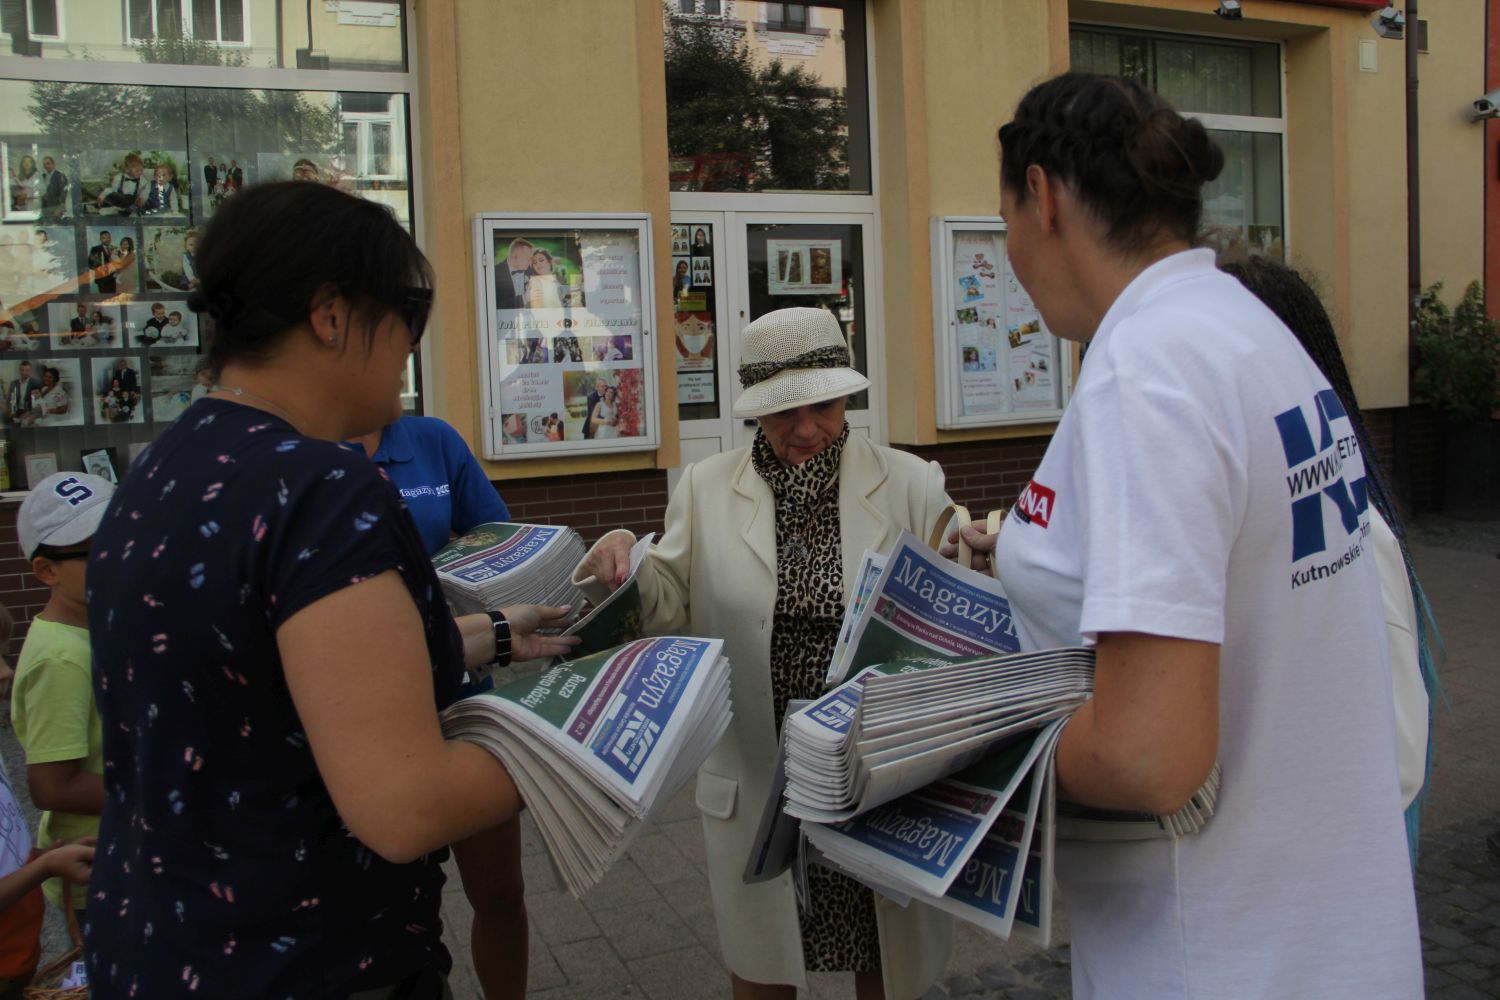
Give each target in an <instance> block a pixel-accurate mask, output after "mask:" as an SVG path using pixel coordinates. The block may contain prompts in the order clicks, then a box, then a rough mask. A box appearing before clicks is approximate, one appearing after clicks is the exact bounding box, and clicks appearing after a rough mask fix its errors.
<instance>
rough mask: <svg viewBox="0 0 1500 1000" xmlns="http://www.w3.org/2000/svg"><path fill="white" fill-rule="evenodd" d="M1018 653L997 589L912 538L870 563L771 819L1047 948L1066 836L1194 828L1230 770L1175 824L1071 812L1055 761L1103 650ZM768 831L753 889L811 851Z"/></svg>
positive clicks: (789, 744) (860, 865) (786, 755)
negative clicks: (1061, 799)
mask: <svg viewBox="0 0 1500 1000" xmlns="http://www.w3.org/2000/svg"><path fill="white" fill-rule="evenodd" d="M1018 647H1019V641H1018V639H1017V636H1016V631H1015V626H1014V622H1013V621H1012V620H1011V616H1010V603H1009V601H1008V600H1007V599H1006V597H1005V594H1004V590H1003V589H1002V588H1001V587H1000V584H999V583H998V582H997V581H995V580H993V579H992V578H990V577H988V576H985V575H983V574H980V573H976V572H974V571H972V570H970V569H968V568H967V567H962V566H959V565H957V564H955V563H953V562H950V561H947V560H944V559H942V558H941V557H940V556H938V554H937V553H936V552H934V551H932V550H931V549H929V548H928V547H927V546H925V545H923V544H922V542H921V541H920V540H918V539H917V538H916V537H915V536H913V535H911V534H909V533H907V534H903V535H902V536H901V538H900V539H898V540H897V543H896V546H895V548H894V549H893V550H892V552H891V554H890V555H889V556H888V557H881V556H878V555H876V554H874V553H866V558H865V561H864V562H863V563H862V564H861V567H860V571H859V576H858V578H857V580H856V585H855V588H854V597H853V599H852V600H851V601H850V603H849V609H848V614H847V617H846V620H845V622H844V625H843V627H842V629H841V631H840V637H839V643H838V645H837V647H836V649H835V653H834V656H833V661H832V663H831V664H830V668H829V683H830V685H834V684H836V685H837V686H836V687H834V688H833V690H831V691H830V692H829V693H827V694H826V695H824V696H823V697H822V698H819V699H817V700H815V701H812V702H811V703H809V704H807V705H805V706H802V707H799V708H798V709H797V710H796V711H789V712H788V714H787V717H786V722H785V724H784V726H783V732H782V736H783V740H782V748H781V755H782V760H783V762H784V763H783V769H784V790H783V791H779V792H773V795H772V798H771V800H770V801H768V803H767V810H768V811H769V810H778V811H779V810H782V809H784V814H785V815H786V816H790V817H793V818H795V819H800V820H803V821H805V822H804V823H803V825H802V831H803V835H804V836H805V838H806V841H807V843H808V844H809V845H810V847H811V848H812V849H813V850H815V851H816V852H817V853H818V854H820V855H821V856H822V857H823V858H824V860H825V861H826V863H828V864H831V865H833V866H835V867H838V868H842V869H844V870H845V871H847V872H848V873H849V874H851V875H852V876H853V877H855V878H857V879H859V880H861V881H863V882H865V883H866V884H868V885H870V886H871V887H873V888H875V889H876V890H877V891H879V892H881V893H883V894H885V895H887V896H890V897H891V898H893V899H895V900H897V901H899V902H904V901H907V900H911V899H916V900H919V901H921V902H925V903H928V904H929V905H932V906H936V907H938V908H940V909H944V910H947V911H949V912H951V913H953V914H954V915H956V916H959V917H961V918H963V919H966V920H969V921H971V922H973V923H975V924H978V925H979V926H981V927H983V928H985V929H987V930H989V931H991V932H993V933H995V934H999V935H1001V936H1007V935H1009V934H1010V933H1011V932H1012V931H1013V930H1014V931H1015V932H1017V933H1021V934H1025V935H1028V936H1030V937H1033V938H1036V939H1038V940H1041V941H1043V942H1046V941H1047V940H1048V939H1049V937H1050V933H1051V932H1050V921H1051V906H1052V904H1051V899H1052V851H1053V844H1054V842H1055V840H1056V838H1057V837H1059V836H1064V837H1077V838H1087V839H1104V840H1122V839H1136V838H1142V837H1176V836H1186V835H1189V834H1191V833H1194V832H1196V831H1197V830H1199V829H1201V828H1202V825H1203V824H1204V823H1206V822H1207V821H1208V819H1209V817H1210V816H1211V815H1212V813H1213V806H1214V798H1215V796H1216V794H1217V789H1218V782H1219V769H1218V766H1217V765H1215V767H1214V770H1213V773H1212V774H1211V775H1210V777H1209V780H1208V782H1207V783H1205V785H1204V786H1203V788H1201V789H1200V790H1199V791H1198V792H1197V793H1196V794H1195V795H1194V796H1193V798H1192V799H1191V800H1190V801H1189V803H1188V804H1187V805H1186V806H1184V807H1183V808H1182V809H1181V810H1179V811H1178V812H1177V813H1175V814H1174V815H1172V816H1170V817H1158V816H1152V815H1149V814H1141V813H1106V812H1100V811H1097V810H1087V809H1082V808H1080V807H1077V806H1071V805H1069V804H1067V803H1063V804H1061V805H1060V804H1059V803H1058V802H1057V790H1056V777H1055V763H1054V754H1055V751H1056V746H1057V741H1058V738H1059V735H1060V733H1061V728H1062V726H1063V724H1064V720H1065V719H1066V717H1067V716H1069V715H1071V714H1072V713H1073V712H1074V711H1075V710H1076V709H1077V708H1078V707H1079V706H1080V705H1082V704H1083V702H1084V701H1086V700H1087V699H1088V697H1089V695H1090V693H1091V692H1092V688H1093V665H1094V651H1093V649H1092V647H1070V648H1066V649H1053V650H1041V651H1031V652H1018V651H1017V650H1018ZM846 677H847V678H848V679H847V680H846V679H845V678H846ZM762 834H763V836H762V837H761V838H758V842H757V844H756V845H755V848H754V849H753V850H752V853H751V856H750V859H749V863H748V864H747V868H746V874H745V877H746V879H747V881H757V880H764V879H766V878H772V877H775V876H776V875H777V874H778V873H779V870H785V867H786V866H787V865H788V864H789V859H790V856H791V854H792V853H794V852H792V851H790V850H788V849H787V847H786V845H787V843H788V841H789V839H790V838H789V834H788V830H787V824H786V823H785V822H784V821H775V822H772V821H765V822H763V824H762Z"/></svg>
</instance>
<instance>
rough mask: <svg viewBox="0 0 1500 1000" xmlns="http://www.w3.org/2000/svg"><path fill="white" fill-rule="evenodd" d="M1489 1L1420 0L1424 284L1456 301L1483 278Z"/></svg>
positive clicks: (1451, 300)
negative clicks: (1480, 116) (1481, 114)
mask: <svg viewBox="0 0 1500 1000" xmlns="http://www.w3.org/2000/svg"><path fill="white" fill-rule="evenodd" d="M1484 8H1485V5H1484V4H1483V3H1475V2H1474V0H1422V2H1421V4H1420V5H1419V7H1418V10H1419V11H1420V16H1421V18H1422V19H1423V20H1424V21H1427V22H1428V37H1427V52H1426V53H1424V54H1423V55H1422V56H1420V57H1419V59H1418V62H1417V72H1418V75H1419V78H1420V88H1419V89H1418V91H1417V93H1418V102H1419V106H1420V108H1421V137H1422V141H1421V147H1420V148H1421V162H1420V164H1419V165H1418V174H1419V176H1420V178H1421V187H1420V190H1421V205H1422V284H1423V285H1424V287H1425V286H1427V285H1431V284H1432V283H1433V282H1434V281H1441V282H1442V283H1443V297H1444V298H1445V299H1447V300H1448V301H1449V302H1450V303H1452V302H1455V301H1457V299H1458V297H1459V296H1460V295H1461V294H1462V292H1463V290H1464V288H1465V287H1467V285H1468V284H1469V282H1471V281H1475V280H1478V281H1483V280H1484V195H1483V185H1484V144H1485V138H1484V135H1485V128H1484V126H1483V125H1476V124H1474V123H1473V122H1472V121H1471V119H1470V116H1471V114H1472V113H1473V104H1474V100H1475V98H1477V97H1479V96H1480V95H1481V94H1483V93H1484V92H1485V90H1486V89H1487V88H1486V87H1485V85H1484V30H1485V25H1484Z"/></svg>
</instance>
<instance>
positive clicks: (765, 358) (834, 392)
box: [734, 306, 870, 417]
mask: <svg viewBox="0 0 1500 1000" xmlns="http://www.w3.org/2000/svg"><path fill="white" fill-rule="evenodd" d="M741 344H742V345H743V346H742V348H741V350H740V368H739V376H740V385H741V386H743V387H744V390H745V391H744V392H743V393H742V394H741V395H740V398H739V399H737V400H735V401H734V415H735V416H737V417H763V416H765V415H766V414H768V413H777V412H779V411H781V410H790V409H794V408H795V407H798V406H807V405H809V404H811V403H821V402H824V401H826V400H830V399H838V398H839V397H840V396H847V395H849V394H850V393H854V392H859V391H860V390H861V389H868V388H869V387H870V380H869V379H867V378H865V377H864V376H863V375H861V374H860V373H859V372H857V371H855V370H854V369H853V368H851V367H850V366H849V361H850V357H849V345H848V344H847V343H845V342H844V334H843V331H841V330H840V329H839V323H838V320H837V319H835V318H834V315H833V313H831V312H829V311H828V310H827V309H810V308H807V307H803V306H798V307H795V308H792V309H777V310H776V311H775V312H769V313H766V314H765V315H764V316H762V317H760V318H759V319H757V320H755V321H754V322H752V323H750V324H749V325H748V326H746V327H745V331H744V334H743V335H742V338H741Z"/></svg>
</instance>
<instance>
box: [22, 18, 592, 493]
mask: <svg viewBox="0 0 1500 1000" xmlns="http://www.w3.org/2000/svg"><path fill="white" fill-rule="evenodd" d="M224 2H225V0H221V2H220V4H219V6H220V7H223V6H224ZM253 6H256V7H258V6H260V5H253ZM316 6H317V7H318V10H317V11H315V12H314V18H315V20H317V21H321V20H322V14H321V11H322V7H323V5H321V4H318V5H316ZM367 6H368V5H367ZM184 9H185V10H187V11H188V13H189V14H190V15H192V16H193V17H196V18H197V24H198V26H199V27H203V26H206V25H207V24H208V20H207V14H206V13H205V12H204V11H197V12H196V14H195V13H194V12H193V10H192V9H191V8H184ZM267 9H269V8H267ZM350 9H351V10H352V9H354V8H350ZM360 9H363V8H360ZM246 11H247V12H249V13H251V14H252V15H253V16H252V17H250V18H248V19H247V20H245V22H244V24H243V30H244V32H245V34H246V35H247V37H249V38H250V39H252V41H253V40H255V39H257V38H260V39H264V40H267V41H270V40H273V39H274V38H275V32H274V30H273V29H274V25H270V27H269V28H268V30H266V32H265V33H264V34H263V35H261V34H258V32H257V29H256V25H255V23H254V20H255V18H256V17H259V16H260V15H259V14H258V13H255V12H254V10H253V9H252V7H247V8H246ZM229 15H230V16H229V17H228V18H227V19H226V15H225V12H224V10H222V9H220V10H216V11H215V12H214V18H213V21H214V24H215V29H214V30H215V31H218V32H219V33H220V35H221V36H223V34H224V31H225V30H226V27H225V26H226V25H228V26H229V29H228V30H230V31H231V32H233V31H238V30H241V29H238V28H234V27H233V25H234V23H235V16H236V14H235V12H234V11H232V10H231V11H230V12H229ZM153 16H154V15H153ZM336 18H337V14H333V15H332V16H331V17H330V20H336ZM190 19H191V18H190ZM74 20H75V19H69V22H68V25H67V26H68V28H69V29H70V30H74V29H76V32H77V33H76V35H75V36H73V40H77V41H79V42H80V43H81V42H83V41H85V40H86V39H85V37H84V36H85V35H87V34H88V33H90V32H93V31H94V28H95V26H91V25H85V24H82V23H78V24H75V23H74ZM78 20H83V19H78ZM103 20H108V19H103ZM116 30H117V32H118V30H119V29H118V28H117V29H116ZM150 30H155V29H154V28H152V29H150ZM329 37H330V38H331V37H332V32H330V36H329ZM182 44H183V43H182V42H180V41H170V42H169V41H164V40H160V39H156V40H153V41H151V44H150V47H149V48H150V52H149V55H150V57H151V59H152V60H157V57H162V58H160V59H159V60H157V61H153V62H152V66H151V69H150V71H149V77H143V78H149V79H152V80H156V79H170V78H171V77H172V75H173V74H174V73H176V72H178V70H176V69H175V68H174V67H173V60H174V58H175V56H174V52H175V51H176V49H175V48H174V46H177V47H180V46H181V45H182ZM302 44H303V46H304V47H305V45H306V42H305V40H304V41H303V43H302ZM190 47H191V46H190ZM197 51H198V53H199V55H200V56H204V58H210V57H209V56H207V55H205V53H206V52H207V51H208V50H206V49H203V48H202V46H198V48H197ZM50 53H51V49H50V48H45V49H44V52H43V53H42V55H43V58H46V57H47V56H48V55H50ZM90 54H91V56H92V55H94V54H95V50H94V49H93V48H90ZM128 55H129V58H130V59H132V60H136V59H141V58H144V56H143V55H142V54H141V52H138V51H136V50H133V49H132V50H130V51H129V52H128ZM396 55H397V58H402V57H403V56H402V54H401V49H400V47H399V46H398V48H397V49H396ZM331 57H332V54H331ZM100 58H105V59H108V58H111V57H110V56H108V55H102V54H101V55H100ZM225 58H226V60H227V57H225ZM292 61H293V64H295V58H293V60H292ZM259 65H269V62H262V63H260V64H259ZM364 68H365V69H369V68H371V67H369V66H366V67H364ZM232 76H233V74H229V73H226V74H225V78H226V79H230V78H231V77H232ZM407 114H408V102H407V97H406V95H405V94H403V93H391V92H382V93H375V92H369V93H344V92H339V91H334V90H326V91H313V90H265V89H253V88H235V87H217V88H201V87H176V86H169V85H165V84H163V85H156V84H140V85H101V84H85V83H71V82H62V81H56V80H32V81H28V80H17V79H10V80H0V176H3V183H4V192H3V200H0V392H3V393H4V394H5V396H6V405H5V408H4V413H3V414H0V421H3V423H4V425H5V431H6V433H5V443H6V445H7V447H6V449H5V451H4V461H5V462H6V464H7V465H8V467H9V472H10V482H11V483H12V484H14V486H15V487H16V488H21V487H24V486H25V484H26V483H27V482H28V479H27V471H28V468H29V465H28V458H29V457H31V456H51V458H50V459H49V461H53V462H56V463H57V465H59V466H60V467H61V468H63V469H69V468H74V469H76V468H80V466H79V462H80V456H81V455H83V454H85V453H92V452H94V451H98V450H99V449H102V448H113V449H115V452H116V454H117V455H118V456H120V458H121V460H122V461H129V460H130V459H131V458H132V457H133V456H134V454H135V453H137V452H138V451H139V450H140V448H141V447H144V445H145V444H146V443H147V442H149V441H150V440H151V439H152V438H154V437H155V436H156V435H157V434H158V433H160V431H161V430H162V429H163V428H164V427H165V426H166V424H167V423H169V422H170V421H171V420H173V419H175V418H176V417H177V416H179V415H180V414H181V413H182V412H183V411H184V410H185V409H186V408H187V407H188V406H189V405H191V403H192V402H193V401H194V400H195V399H197V398H198V397H200V396H201V395H202V394H203V392H206V386H207V385H209V384H212V382H211V377H210V376H207V375H206V374H203V373H200V368H201V367H202V363H203V360H204V358H205V357H206V355H207V351H208V348H209V345H210V343H211V338H212V323H211V321H208V320H206V319H203V320H202V322H200V317H199V316H198V315H197V314H195V313H193V312H192V310H190V309H189V308H188V306H187V302H188V299H189V297H190V295H191V294H192V292H193V291H194V290H195V289H196V288H197V287H198V271H197V248H198V244H199V241H200V240H201V239H202V238H203V236H204V234H205V233H206V232H207V229H208V226H209V225H210V224H211V222H212V219H213V216H214V214H215V213H216V212H217V210H218V209H219V208H221V207H222V206H223V205H224V204H225V203H226V201H227V200H228V199H230V198H233V197H234V196H235V195H236V194H238V193H239V192H240V191H242V190H243V189H244V188H245V187H247V186H249V185H251V184H255V183H261V182H263V181H266V180H294V179H295V180H306V181H309V182H313V183H325V184H334V185H336V186H338V187H339V188H340V189H342V190H345V191H348V192H349V193H351V194H354V195H356V196H359V197H362V198H367V199H370V200H374V201H378V202H380V203H381V204H383V205H385V206H387V207H388V208H390V210H391V211H392V212H393V213H394V215H395V216H396V218H397V219H398V220H400V221H401V222H402V223H403V225H409V224H410V222H409V220H410V219H411V217H412V192H411V190H410V183H409V177H408V163H407V158H406V138H405V137H406V134H407V132H408V129H409V124H408V122H407ZM350 125H352V126H353V128H352V129H350V128H348V127H347V126H350ZM346 137H352V138H353V141H354V142H355V146H354V154H353V155H349V154H348V153H346V149H345V141H346ZM588 346H591V345H585V343H584V341H583V339H582V338H578V343H577V345H576V349H577V350H578V351H579V352H580V354H582V353H583V352H585V351H586V350H587V349H588ZM605 353H609V352H608V351H606V352H605ZM122 358H123V359H125V360H126V361H127V364H126V369H125V370H123V371H122V370H120V369H119V368H118V362H119V361H120V360H121V359H122ZM22 361H26V362H28V363H29V365H30V368H29V370H28V372H27V373H26V376H25V378H22V376H21V372H20V365H21V362H22ZM47 368H52V369H55V370H56V376H55V379H53V378H52V377H51V376H48V375H47V374H46V371H45V370H46V369H47ZM115 372H120V375H121V376H122V378H121V384H120V385H118V386H116V385H115V384H114V383H115V377H116V376H115V374H114V373H115ZM158 378H161V379H162V382H161V384H160V385H158V384H157V383H156V379H158ZM44 379H51V381H52V383H54V384H44ZM205 380H207V381H205ZM413 384H414V385H415V384H417V380H416V378H415V377H413ZM33 390H36V391H35V392H33ZM198 390H202V391H198ZM34 396H35V397H36V399H37V400H40V398H41V397H42V396H47V397H48V403H49V404H50V405H47V406H42V407H38V406H37V405H35V404H34V403H33V397H34ZM12 397H14V402H13V404H12ZM403 404H404V405H410V406H412V407H419V406H420V402H419V400H418V397H417V394H416V393H415V392H410V393H407V394H405V395H403ZM46 464H47V462H45V461H44V462H41V463H38V464H37V467H38V468H42V467H45V466H46ZM118 471H119V472H120V473H121V474H122V475H123V474H124V471H125V470H124V468H123V467H119V468H118Z"/></svg>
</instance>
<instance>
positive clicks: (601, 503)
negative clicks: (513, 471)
mask: <svg viewBox="0 0 1500 1000" xmlns="http://www.w3.org/2000/svg"><path fill="white" fill-rule="evenodd" d="M496 486H497V487H498V488H499V490H500V495H501V496H502V497H504V498H505V505H506V506H507V507H509V508H510V516H511V517H512V518H513V519H515V520H517V521H523V522H529V523H532V524H566V525H567V526H568V527H570V528H573V529H574V530H575V531H577V532H578V533H579V534H580V535H582V536H583V540H584V541H585V542H587V543H589V544H593V542H594V541H595V539H597V538H598V537H599V536H600V535H602V534H604V533H605V532H606V531H609V530H610V529H612V528H629V529H630V530H631V531H634V532H635V533H636V534H637V535H644V534H645V533H646V532H648V531H655V532H658V533H659V532H660V531H661V529H662V519H663V518H664V517H665V516H666V513H667V474H666V473H665V472H659V471H646V472H607V473H600V474H598V475H592V476H547V477H544V478H541V479H522V480H517V481H516V482H514V483H506V482H500V483H497V484H496Z"/></svg>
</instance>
